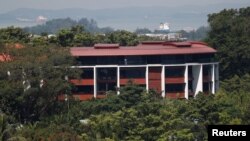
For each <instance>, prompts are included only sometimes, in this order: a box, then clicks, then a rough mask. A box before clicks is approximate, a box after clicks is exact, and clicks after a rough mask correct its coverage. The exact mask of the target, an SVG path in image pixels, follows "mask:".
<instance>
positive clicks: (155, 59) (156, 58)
mask: <svg viewBox="0 0 250 141" xmlns="http://www.w3.org/2000/svg"><path fill="white" fill-rule="evenodd" d="M147 63H148V64H161V56H156V55H152V56H147Z"/></svg>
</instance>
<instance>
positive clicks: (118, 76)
mask: <svg viewBox="0 0 250 141" xmlns="http://www.w3.org/2000/svg"><path fill="white" fill-rule="evenodd" d="M119 94H120V67H119V66H118V67H117V95H119Z"/></svg>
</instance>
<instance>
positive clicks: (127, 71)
mask: <svg viewBox="0 0 250 141" xmlns="http://www.w3.org/2000/svg"><path fill="white" fill-rule="evenodd" d="M145 73H146V68H120V77H121V78H145V75H146V74H145Z"/></svg>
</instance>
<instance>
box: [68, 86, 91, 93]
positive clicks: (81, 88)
mask: <svg viewBox="0 0 250 141" xmlns="http://www.w3.org/2000/svg"><path fill="white" fill-rule="evenodd" d="M72 93H74V94H78V93H80V94H92V93H94V87H93V86H75V87H74V88H73V91H72Z"/></svg>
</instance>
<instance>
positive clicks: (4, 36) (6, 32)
mask: <svg viewBox="0 0 250 141" xmlns="http://www.w3.org/2000/svg"><path fill="white" fill-rule="evenodd" d="M0 40H1V42H3V43H13V42H14V43H17V42H24V43H27V42H28V41H29V34H28V33H26V32H24V31H23V30H22V29H21V28H18V27H13V26H11V27H7V28H2V29H0Z"/></svg>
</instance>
